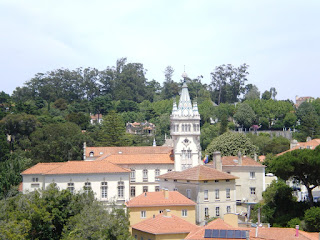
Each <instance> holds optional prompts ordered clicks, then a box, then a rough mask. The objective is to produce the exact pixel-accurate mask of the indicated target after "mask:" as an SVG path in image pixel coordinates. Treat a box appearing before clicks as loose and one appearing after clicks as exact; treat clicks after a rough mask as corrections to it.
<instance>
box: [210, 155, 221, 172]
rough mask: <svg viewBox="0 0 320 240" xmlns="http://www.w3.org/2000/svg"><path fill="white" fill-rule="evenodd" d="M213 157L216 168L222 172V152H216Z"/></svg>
mask: <svg viewBox="0 0 320 240" xmlns="http://www.w3.org/2000/svg"><path fill="white" fill-rule="evenodd" d="M212 158H213V166H214V168H215V169H217V170H219V171H221V172H222V162H221V153H220V152H214V153H213V154H212Z"/></svg>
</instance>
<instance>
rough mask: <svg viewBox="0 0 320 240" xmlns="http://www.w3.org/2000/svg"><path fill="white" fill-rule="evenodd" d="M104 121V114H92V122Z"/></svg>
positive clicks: (99, 122)
mask: <svg viewBox="0 0 320 240" xmlns="http://www.w3.org/2000/svg"><path fill="white" fill-rule="evenodd" d="M102 121H103V117H102V114H100V113H98V114H95V115H91V114H90V123H91V124H101V123H102Z"/></svg>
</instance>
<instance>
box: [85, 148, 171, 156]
mask: <svg viewBox="0 0 320 240" xmlns="http://www.w3.org/2000/svg"><path fill="white" fill-rule="evenodd" d="M90 152H93V154H94V155H93V156H94V157H100V156H101V155H103V154H110V155H134V154H166V153H171V152H172V147H160V146H156V147H153V146H147V147H86V152H85V154H86V156H87V157H89V156H90ZM100 153H101V154H100Z"/></svg>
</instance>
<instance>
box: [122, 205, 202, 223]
mask: <svg viewBox="0 0 320 240" xmlns="http://www.w3.org/2000/svg"><path fill="white" fill-rule="evenodd" d="M165 209H170V211H171V214H172V215H175V216H177V217H180V218H182V219H184V220H186V221H188V222H190V223H192V224H195V222H196V211H195V206H166V207H163V206H162V207H160V206H159V207H131V208H128V210H129V214H130V217H129V220H130V225H131V226H133V225H134V224H136V223H139V222H141V221H144V220H146V219H148V218H151V217H153V215H155V216H157V215H158V214H159V211H160V210H165ZM182 209H186V210H187V211H188V214H187V216H186V217H182ZM141 211H146V217H145V218H141Z"/></svg>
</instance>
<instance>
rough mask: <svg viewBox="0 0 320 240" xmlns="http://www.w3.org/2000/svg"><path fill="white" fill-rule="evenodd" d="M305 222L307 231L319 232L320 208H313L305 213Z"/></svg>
mask: <svg viewBox="0 0 320 240" xmlns="http://www.w3.org/2000/svg"><path fill="white" fill-rule="evenodd" d="M304 220H305V223H306V227H307V229H306V230H307V231H310V232H319V231H320V207H312V208H310V209H308V210H306V211H305V215H304Z"/></svg>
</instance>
